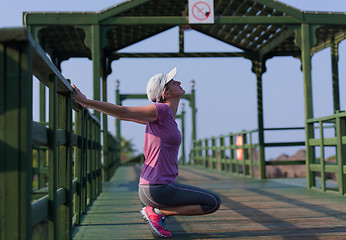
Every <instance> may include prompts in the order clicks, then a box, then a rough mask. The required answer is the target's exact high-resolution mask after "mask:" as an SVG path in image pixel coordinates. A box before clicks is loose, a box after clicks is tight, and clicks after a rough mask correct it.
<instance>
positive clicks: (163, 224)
mask: <svg viewBox="0 0 346 240" xmlns="http://www.w3.org/2000/svg"><path fill="white" fill-rule="evenodd" d="M159 216H160V215H159ZM160 217H161V221H160V225H161V226H162V228H163V229H165V223H166V218H165V217H164V216H160Z"/></svg>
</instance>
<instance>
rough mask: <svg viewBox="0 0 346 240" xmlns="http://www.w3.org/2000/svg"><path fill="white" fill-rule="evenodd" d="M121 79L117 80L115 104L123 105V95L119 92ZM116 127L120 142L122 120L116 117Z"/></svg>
mask: <svg viewBox="0 0 346 240" xmlns="http://www.w3.org/2000/svg"><path fill="white" fill-rule="evenodd" d="M119 84H120V82H119V80H117V81H116V82H115V89H116V90H115V104H116V105H119V106H121V96H120V93H119ZM115 127H116V138H117V140H118V141H119V142H120V141H121V129H120V120H119V119H115Z"/></svg>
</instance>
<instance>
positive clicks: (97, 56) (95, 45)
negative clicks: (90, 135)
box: [91, 25, 101, 120]
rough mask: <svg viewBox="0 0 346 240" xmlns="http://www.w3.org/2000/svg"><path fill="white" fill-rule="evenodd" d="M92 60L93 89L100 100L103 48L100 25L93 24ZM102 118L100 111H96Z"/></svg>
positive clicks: (95, 97) (96, 114)
mask: <svg viewBox="0 0 346 240" xmlns="http://www.w3.org/2000/svg"><path fill="white" fill-rule="evenodd" d="M91 29H92V31H91V32H92V38H91V39H92V40H91V41H92V61H93V89H94V100H100V99H101V98H100V78H101V49H100V26H99V25H92V26H91ZM94 114H95V116H96V117H97V119H99V120H100V112H98V111H95V112H94Z"/></svg>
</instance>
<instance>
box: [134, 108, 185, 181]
mask: <svg viewBox="0 0 346 240" xmlns="http://www.w3.org/2000/svg"><path fill="white" fill-rule="evenodd" d="M155 107H156V110H157V114H156V120H155V121H153V122H148V123H147V125H146V129H145V137H144V156H145V162H144V166H143V170H142V174H141V177H140V180H139V185H141V184H165V183H175V178H176V177H177V175H178V152H179V147H180V144H181V135H180V131H179V129H178V125H177V123H176V122H175V119H174V117H173V112H172V110H171V109H170V107H169V106H168V105H167V104H164V103H155Z"/></svg>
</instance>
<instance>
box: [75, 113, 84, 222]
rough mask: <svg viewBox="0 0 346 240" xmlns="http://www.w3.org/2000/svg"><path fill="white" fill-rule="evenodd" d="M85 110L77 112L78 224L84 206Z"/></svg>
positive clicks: (76, 203) (76, 204)
mask: <svg viewBox="0 0 346 240" xmlns="http://www.w3.org/2000/svg"><path fill="white" fill-rule="evenodd" d="M83 122H84V109H80V110H79V111H76V112H75V133H76V134H77V136H78V139H79V141H78V144H77V147H76V148H75V161H74V176H75V177H76V178H77V192H76V194H75V197H74V199H75V200H74V201H75V213H76V224H77V225H80V223H81V205H82V184H83V179H82V176H83V175H82V170H83V167H82V166H83V151H84V128H83Z"/></svg>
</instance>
